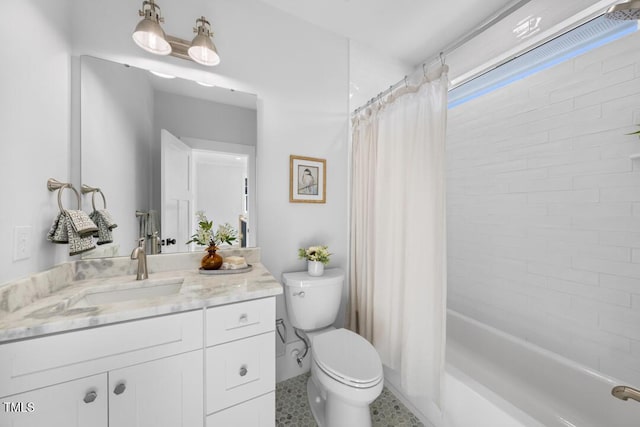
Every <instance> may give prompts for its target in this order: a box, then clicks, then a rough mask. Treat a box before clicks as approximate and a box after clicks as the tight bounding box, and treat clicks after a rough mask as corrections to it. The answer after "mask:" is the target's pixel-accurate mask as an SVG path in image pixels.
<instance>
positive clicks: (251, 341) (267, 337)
mask: <svg viewBox="0 0 640 427" xmlns="http://www.w3.org/2000/svg"><path fill="white" fill-rule="evenodd" d="M205 315H206V320H205V325H206V326H205V327H206V334H205V342H206V349H205V373H206V379H205V382H206V386H205V390H206V403H205V407H206V413H207V420H206V426H207V427H215V426H234V427H271V426H274V425H275V298H274V297H269V298H263V299H257V300H252V301H246V302H241V303H235V304H229V305H225V306H220V307H212V308H209V309H207V310H206V314H205Z"/></svg>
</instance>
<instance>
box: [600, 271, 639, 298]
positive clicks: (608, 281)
mask: <svg viewBox="0 0 640 427" xmlns="http://www.w3.org/2000/svg"><path fill="white" fill-rule="evenodd" d="M600 286H602V287H604V288H611V289H617V290H619V291H624V292H629V293H631V294H634V293H636V294H640V279H636V278H632V277H624V276H617V275H614V274H605V273H601V274H600Z"/></svg>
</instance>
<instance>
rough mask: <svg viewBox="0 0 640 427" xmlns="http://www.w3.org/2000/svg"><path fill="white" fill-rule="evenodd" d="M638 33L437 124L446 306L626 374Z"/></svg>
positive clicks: (630, 369)
mask: <svg viewBox="0 0 640 427" xmlns="http://www.w3.org/2000/svg"><path fill="white" fill-rule="evenodd" d="M639 40H640V33H636V34H634V35H631V36H628V37H625V38H623V39H620V40H618V41H615V42H613V43H611V44H608V45H606V46H605V47H601V48H599V49H596V50H594V51H591V52H589V53H587V54H585V55H581V56H579V57H577V58H575V59H573V60H571V61H567V62H565V63H564V64H562V65H560V66H556V67H554V68H551V69H548V70H545V71H543V72H540V73H537V74H535V75H532V76H529V77H527V78H526V79H523V80H521V81H518V82H517V83H515V84H512V85H509V86H507V87H505V88H503V89H500V90H497V91H494V92H493V93H491V94H489V95H488V96H483V97H479V98H477V99H475V100H474V101H473V102H470V103H467V104H464V105H462V106H460V107H457V108H456V109H454V110H452V111H450V114H449V131H448V135H447V157H448V163H447V185H448V189H447V191H448V193H447V221H448V231H447V238H448V245H449V248H448V274H449V293H448V301H449V307H452V308H454V309H456V310H459V311H461V312H463V313H464V314H467V315H470V316H472V317H474V318H476V319H478V320H479V321H482V322H485V323H487V324H489V325H492V326H494V327H497V328H499V329H501V330H503V331H505V332H507V333H512V334H514V335H517V336H519V337H522V338H524V339H526V340H529V341H531V342H533V343H535V344H538V345H541V346H543V347H545V348H547V349H550V350H551V351H556V352H558V353H559V354H562V355H565V356H567V357H570V358H573V359H574V360H577V361H579V362H582V363H585V364H587V365H588V366H591V367H593V368H595V369H601V370H602V371H603V372H605V373H609V374H611V375H618V376H620V377H622V378H624V379H625V380H628V381H632V380H633V379H634V378H637V379H638V382H637V383H638V384H640V160H639V161H631V160H630V159H629V155H631V154H634V153H635V152H640V139H638V138H636V137H632V136H628V135H625V133H629V132H631V131H633V130H636V129H637V128H636V127H635V125H636V124H638V123H640V106H639V105H640V104H638V99H639V98H640V59H639V57H638V56H637V55H636V53H637V49H638V41H639ZM554 101H557V102H554ZM618 360H620V361H621V362H620V363H618V364H617V365H616V363H615V361H618Z"/></svg>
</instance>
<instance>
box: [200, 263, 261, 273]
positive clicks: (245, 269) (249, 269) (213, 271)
mask: <svg viewBox="0 0 640 427" xmlns="http://www.w3.org/2000/svg"><path fill="white" fill-rule="evenodd" d="M251 270H253V266H252V265H251V264H247V266H246V267H245V268H236V269H235V270H232V269H227V270H223V269H222V268H221V269H219V270H203V269H202V267H201V268H199V269H198V273H200V274H208V275H213V276H215V275H217V274H240V273H248V272H249V271H251Z"/></svg>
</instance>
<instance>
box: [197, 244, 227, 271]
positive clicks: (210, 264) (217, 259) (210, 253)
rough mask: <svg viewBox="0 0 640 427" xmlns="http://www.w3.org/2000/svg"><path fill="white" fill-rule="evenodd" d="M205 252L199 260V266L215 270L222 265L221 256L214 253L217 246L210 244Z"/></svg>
mask: <svg viewBox="0 0 640 427" xmlns="http://www.w3.org/2000/svg"><path fill="white" fill-rule="evenodd" d="M205 250H206V251H207V254H206V255H205V256H204V257H203V258H202V261H200V268H202V269H203V270H217V269H219V268H220V267H221V266H222V257H221V256H220V255H218V254H217V253H216V251H217V250H218V247H217V246H214V245H211V246H209V247H208V248H207V249H205Z"/></svg>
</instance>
